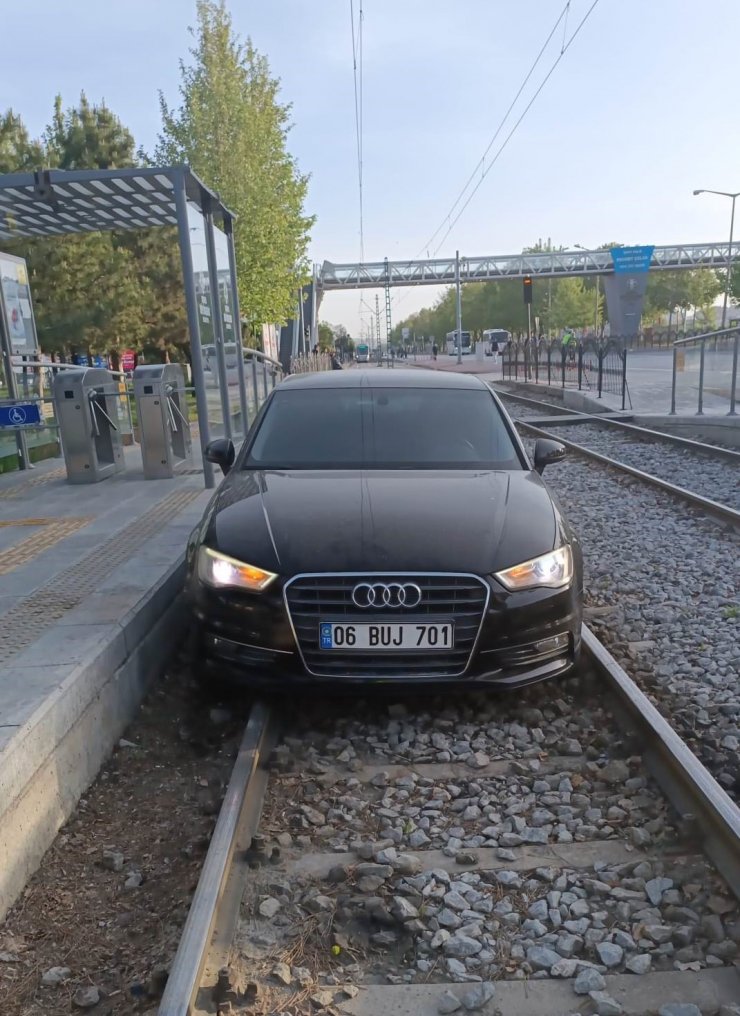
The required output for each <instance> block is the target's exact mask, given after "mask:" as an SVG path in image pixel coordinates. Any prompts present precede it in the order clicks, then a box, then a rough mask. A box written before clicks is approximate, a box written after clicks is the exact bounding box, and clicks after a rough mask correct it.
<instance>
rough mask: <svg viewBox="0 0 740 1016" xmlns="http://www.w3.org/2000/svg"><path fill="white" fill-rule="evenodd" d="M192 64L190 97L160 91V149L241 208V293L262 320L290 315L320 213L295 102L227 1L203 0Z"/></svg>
mask: <svg viewBox="0 0 740 1016" xmlns="http://www.w3.org/2000/svg"><path fill="white" fill-rule="evenodd" d="M191 32H192V34H193V35H194V37H195V45H194V46H193V48H192V49H191V50H190V55H191V58H192V61H191V63H190V65H186V64H185V62H181V64H180V74H181V85H180V98H181V104H180V106H179V108H178V109H174V108H171V107H170V106H169V105H168V104H167V102H166V100H165V98H164V96H163V95H162V94H161V93H160V107H161V114H162V132H161V134H160V137H159V144H158V146H157V153H156V154H157V158H158V160H161V161H163V162H167V163H173V162H187V163H189V164H190V165H191V166H192V167H193V169H194V170H195V172H196V173H197V174H198V175H199V176H200V177H201V178H202V179H203V180H204V181H205V183H207V184H208V185H209V186H210V187H211V188H213V189H214V190H215V191H217V192H218V193H219V195H220V196H221V198H222V199H223V201H224V203H225V204H226V205H227V206H228V207H229V208H230V209H231V210H232V211H233V212H234V213H235V214H236V215H237V217H238V222H237V227H236V229H235V246H236V262H237V269H238V277H239V300H240V305H241V312H242V315H243V316H244V317H246V318H247V319H248V320H249V321H251V322H252V323H253V327H255V328H256V327H257V326H258V325H259V324H260V323H261V322H264V321H282V320H284V319H285V318H286V317H288V316H289V315H290V314H291V313H292V311H293V309H294V306H295V298H296V289H297V288H298V286H299V285H300V284H301V282H302V281H303V280H304V279H305V277H306V247H307V244H308V236H309V230H310V228H311V225H312V224H313V221H314V219H313V218H312V217H309V216H306V215H304V213H303V204H304V201H305V197H306V190H307V186H308V178H307V177H306V176H303V175H302V174H301V173H299V171H298V168H297V166H296V163H295V160H294V159H293V158H292V157H291V155H290V154H289V152H288V150H287V136H288V131H289V129H290V123H289V117H290V106H289V105H286V104H282V103H280V101H279V99H278V94H279V88H280V82H279V80H278V79H276V78H273V77H272V76H271V74H270V68H269V65H268V62H267V59H266V58H265V57H264V56H262V55H261V54H260V53H258V52H257V50H256V49H255V48H254V47H253V45H252V43H251V41H250V40H249V39H247V41H246V42H245V43H242V42H241V41H240V40H239V39H238V37H237V36H236V35H235V34H234V32H233V29H232V23H231V17H230V16H229V14H228V13H227V11H226V8H225V6H224V3H223V0H221V2H214V0H198V3H197V27H196V28H195V30H191Z"/></svg>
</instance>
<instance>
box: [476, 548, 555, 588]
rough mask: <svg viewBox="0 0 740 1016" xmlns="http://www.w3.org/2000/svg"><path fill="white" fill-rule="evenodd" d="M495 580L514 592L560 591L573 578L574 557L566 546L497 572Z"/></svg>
mask: <svg viewBox="0 0 740 1016" xmlns="http://www.w3.org/2000/svg"><path fill="white" fill-rule="evenodd" d="M494 578H497V579H498V581H499V582H500V583H501V584H502V585H504V586H506V588H507V589H511V590H512V591H513V590H518V589H536V588H538V587H546V588H548V589H559V588H560V587H561V586H567V585H568V583H569V582H570V580H571V579H572V578H573V555H572V554H571V551H570V547H569V546H568V545H567V544H566V545H565V546H564V547H558V548H557V550H551V551H550V552H549V553H548V554H543V555H542V556H541V557H533V558H532V560H531V561H524V563H523V564H516V565H514V567H513V568H507V569H506V570H505V571H501V572H496V574H495V576H494Z"/></svg>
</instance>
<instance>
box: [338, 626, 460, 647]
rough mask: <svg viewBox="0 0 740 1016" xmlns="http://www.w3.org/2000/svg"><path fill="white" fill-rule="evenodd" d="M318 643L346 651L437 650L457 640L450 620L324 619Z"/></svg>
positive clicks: (452, 644) (449, 645)
mask: <svg viewBox="0 0 740 1016" xmlns="http://www.w3.org/2000/svg"><path fill="white" fill-rule="evenodd" d="M319 644H320V646H321V648H322V649H341V650H344V651H345V652H347V651H352V650H358V649H363V650H365V649H369V650H370V651H371V652H374V651H375V650H378V651H382V650H395V651H396V652H398V650H401V649H413V650H437V651H439V650H440V649H452V648H453V646H454V644H455V640H454V633H453V626H452V625H451V624H439V623H437V624H412V623H404V624H379V623H378V624H334V623H332V622H329V621H322V622H321V623H320V625H319Z"/></svg>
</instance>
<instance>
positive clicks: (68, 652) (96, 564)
mask: <svg viewBox="0 0 740 1016" xmlns="http://www.w3.org/2000/svg"><path fill="white" fill-rule="evenodd" d="M125 455H126V462H127V467H128V469H127V472H125V473H120V474H117V475H115V476H112V477H110V478H109V479H107V480H104V481H103V482H101V483H98V484H91V485H89V486H88V485H85V486H73V485H71V484H68V483H67V482H66V473H65V470H64V467H63V465H62V464H61V462H60V460H59V459H54V460H47V461H45V462H43V463H41V464H40V465H39V466H38V467H37V468H36V469H34V470H33V471H32V472H31V471H29V472H27V473H18V472H14V473H9V474H6V475H4V476H0V921H1V920H2V917H3V914H4V913H5V911H6V910H7V908H8V907H9V906H10V905H11V903H12V902H13V900H14V899H15V898H16V896H17V894H18V892H20V890H21V889H22V887H23V885H24V884H25V882H26V880H27V878H28V876H29V875H30V874H31V873H32V872H33V870H34V869H35V867H36V866H37V864H38V862H39V861H40V859H41V857H42V856H43V853H44V852H45V850H46V849H47V848H48V846H49V844H50V843H51V842H52V840H53V838H54V836H55V834H56V832H57V831H58V829H59V828H60V826H61V825H62V824H63V823H64V821H65V820H66V818H67V817H68V816H69V814H70V813H71V811H72V810H73V808H74V807H75V804H76V802H77V800H78V799H79V797H80V795H81V794H82V793H83V792H84V790H85V789H86V788H87V786H89V784H90V782H91V781H92V780H93V779H94V777H95V775H96V773H97V771H98V769H99V767H100V764H101V763H102V761H103V759H104V758H105V757H106V756H107V755H108V753H109V752H110V750H111V749H112V746H113V745H114V744H115V742H116V740H117V738H118V737H120V735H121V733H122V731H123V730H124V728H125V726H126V725H127V723H128V722H129V720H130V718H131V717H132V715H133V713H134V711H135V710H136V708H137V706H138V703H139V701H140V699H141V696H142V695H143V693H144V690H145V688H146V686H147V684H148V683H149V682H150V681H151V680H152V679H153V678H154V677H155V676H156V674H157V673H158V672H159V670H160V669H161V668H162V666H163V665H164V664H165V663H166V661H167V659H168V658H169V657H170V656H171V653H172V646H173V644H176V641H177V639H178V637H179V632H180V631H181V628H182V624H183V613H182V606H181V601H180V599H179V594H180V590H181V588H182V581H183V574H184V552H185V547H186V545H187V539H188V536H189V534H190V532H191V531H192V529H193V528H194V526H195V525H196V524H197V523H198V521H199V520H200V517H201V515H202V512H203V509H204V508H205V505H206V504H207V503H208V500H209V498H210V496H211V494H212V492H211V491H206V490H204V489H203V475H202V472H201V471H200V470H199V469H197V470H196V469H195V467H193V468H192V469H186V470H183V472H182V473H181V474H179V475H177V476H175V477H174V478H173V479H169V480H144V478H143V473H142V469H141V458H140V451H139V449H138V447H132V448H127V449H125Z"/></svg>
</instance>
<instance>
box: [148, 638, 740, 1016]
mask: <svg viewBox="0 0 740 1016" xmlns="http://www.w3.org/2000/svg"><path fill="white" fill-rule="evenodd" d="M584 645H585V654H584V655H585V659H584V661H583V663H582V666H581V667H580V668H579V673H578V675H577V676H576V677H574V678H572V679H569V680H567V681H565V682H561V683H560V684H558V685H554V684H545V685H541V686H535V687H534V688H531V689H527V690H525V691H524V692H523V693H521V694H520V695H517V696H516V697H515V696H510V697H506V698H497V697H493V696H486V695H481V694H467V695H459V694H458V695H456V696H455V697H454V698H453V697H452V696H448V697H447V698H444V697H441V696H435V697H434V698H429V697H426V698H423V699H419V698H415V699H408V700H401V701H399V700H398V698H397V697H395V698H393V699H387V698H381V699H380V700H378V699H377V697H376V696H373V698H371V699H369V700H368V701H365V702H363V703H357V702H353V703H348V702H347V701H344V702H342V701H339V702H332V701H329V702H327V701H321V702H316V700H315V699H313V700H306V701H296V702H292V703H290V704H288V705H286V704H285V703H281V704H280V705H279V706H268V705H265V704H259V703H258V704H257V705H255V706H254V707H253V709H252V712H251V715H250V718H249V722H248V725H247V728H246V731H245V734H244V738H243V742H242V746H241V750H240V752H239V756H238V758H237V762H236V765H235V767H234V771H233V775H232V778H231V782H230V784H229V787H228V790H227V794H226V797H225V800H224V803H223V807H222V810H221V813H220V816H219V819H218V823H217V826H216V830H215V833H214V836H213V839H212V842H211V846H210V849H209V851H208V855H207V858H206V862H205V865H204V868H203V871H202V875H201V878H200V882H199V885H198V889H197V891H196V894H195V897H194V899H193V903H192V906H191V910H190V914H189V917H188V920H187V923H186V926H185V930H184V933H183V936H182V940H181V944H180V948H179V950H178V953H177V956H176V958H175V961H174V963H173V965H172V968H171V972H170V976H169V980H168V983H167V987H166V989H165V994H164V996H163V999H162V1003H161V1006H160V1009H159V1014H160V1016H186V1014H191V1013H211V1014H213V1013H221V1014H224V1016H225V1014H226V1013H244V1014H253V1016H268V1014H290V1016H298V1014H300V1016H303V1014H309V1013H311V1014H312V1013H326V1014H330V1013H339V1014H347V1016H370V1014H372V1016H377V1014H383V1016H402V1014H408V1016H411V1014H415V1016H427V1014H428V1016H432V1014H436V1013H449V1012H455V1011H457V1012H460V1013H465V1012H468V1011H471V1012H480V1013H484V1014H493V1013H494V1012H495V1011H496V1010H497V1009H498V1010H500V1011H501V1013H502V1014H503V1016H507V1014H514V1013H516V1014H517V1016H568V1014H570V1013H575V1012H580V1013H593V1012H595V1013H600V1014H607V1016H609V1014H611V1016H618V1014H619V1013H626V1014H632V1016H637V1014H646V1013H658V1012H659V1011H663V1012H664V1014H665V1016H696V1013H721V1014H722V1016H735V1014H736V1013H737V1012H738V1010H737V1008H733V1004H734V1003H735V1002H737V1000H738V999H740V976H739V972H738V969H737V967H736V965H735V964H736V963H737V958H738V954H739V945H738V943H740V914H739V912H738V898H740V811H739V810H738V808H737V807H736V806H735V805H734V804H733V803H732V801H731V800H730V799H729V797H728V796H727V795H726V794H725V793H724V791H723V790H722V789H721V788H720V787H719V786H718V785H717V784H716V783H715V781H714V780H713V779H712V777H711V776H710V775H709V773H708V772H707V771H706V770H705V769H704V768H703V766H702V765H701V764H700V763H699V762H698V760H697V759H696V758H695V756H694V755H693V754H692V753H691V752H690V751H689V749H688V748H687V746H686V745H685V744H684V743H683V742H682V741H681V739H680V738H679V736H678V735H677V734H676V733H675V731H674V730H673V729H672V728H671V727H670V726H669V724H668V723H667V722H666V721H665V720H664V719H663V718H662V717H661V716H660V715H659V713H658V712H657V710H656V709H655V708H654V707H653V706H652V705H651V703H650V702H649V701H648V699H647V698H646V697H645V696H644V695H643V694H642V692H640V690H639V689H638V688H637V686H636V685H635V684H634V683H633V682H632V680H631V679H630V678H629V677H628V676H627V674H626V673H625V672H624V670H622V668H621V667H620V666H619V665H618V664H617V663H616V661H615V660H614V659H613V658H612V657H611V656H610V655H609V653H608V652H607V651H606V649H605V648H604V647H603V646H602V645H601V643H599V641H598V640H597V639H596V638H595V636H594V635H593V634H592V633H591V632H590V630H589V629H588V628H584ZM678 1005H685V1006H692V1005H694V1006H696V1009H691V1008H688V1009H671V1008H670V1006H678ZM665 1006H668V1007H669V1008H667V1009H664V1010H663V1009H662V1007H665Z"/></svg>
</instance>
